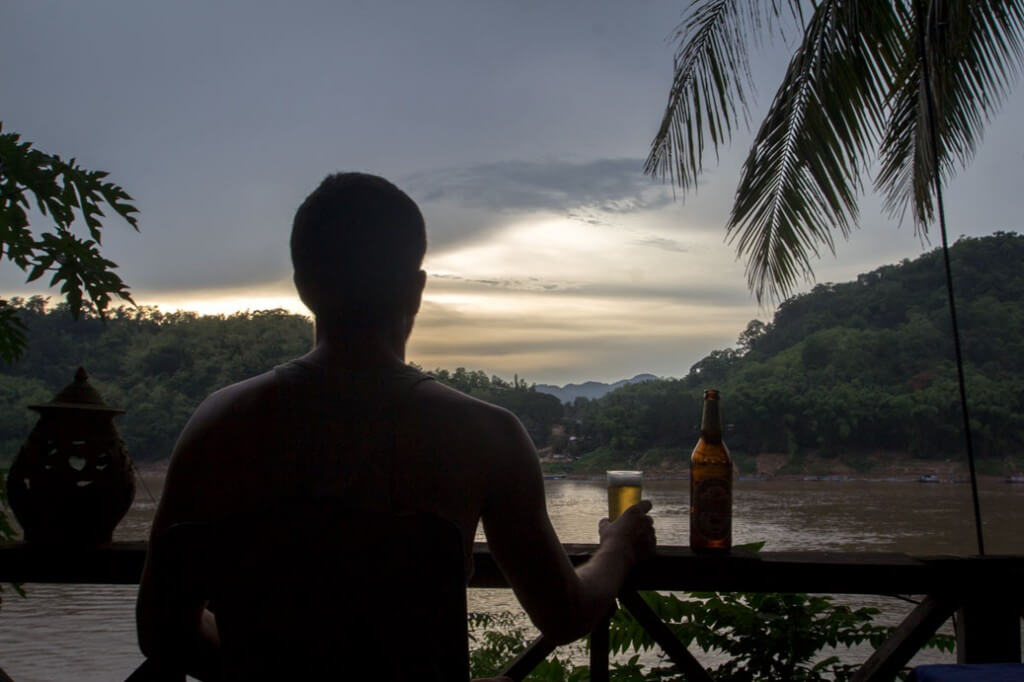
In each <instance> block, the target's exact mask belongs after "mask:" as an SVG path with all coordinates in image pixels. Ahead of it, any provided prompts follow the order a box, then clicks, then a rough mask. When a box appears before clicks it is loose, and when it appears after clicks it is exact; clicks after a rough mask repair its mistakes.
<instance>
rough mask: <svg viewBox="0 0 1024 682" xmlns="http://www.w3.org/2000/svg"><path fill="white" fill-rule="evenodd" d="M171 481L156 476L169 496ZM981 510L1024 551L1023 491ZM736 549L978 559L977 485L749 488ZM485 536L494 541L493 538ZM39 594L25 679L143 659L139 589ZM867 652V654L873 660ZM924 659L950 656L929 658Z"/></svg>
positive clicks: (10, 657)
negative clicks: (760, 544)
mask: <svg viewBox="0 0 1024 682" xmlns="http://www.w3.org/2000/svg"><path fill="white" fill-rule="evenodd" d="M161 484H162V480H161V479H160V477H159V476H156V475H152V476H151V475H147V476H146V486H147V487H148V488H149V489H150V490H152V491H153V494H154V495H158V494H159V490H160V487H161ZM547 491H548V511H549V513H550V515H551V518H552V521H553V523H554V525H555V528H556V529H557V530H558V533H559V536H560V537H561V538H562V540H563V541H564V542H596V541H597V520H598V519H599V518H601V517H602V516H604V515H605V514H606V513H607V511H606V508H607V501H606V498H605V491H604V484H603V482H602V481H547ZM644 496H645V497H646V498H647V499H650V500H651V501H652V502H653V503H654V511H653V512H652V515H653V516H654V518H655V525H656V528H657V532H658V540H659V543H660V544H663V545H672V544H677V545H685V544H687V532H688V530H687V522H686V514H687V510H686V505H687V502H688V500H689V488H688V483H687V482H686V481H647V482H646V483H645V487H644ZM136 497H137V500H136V503H135V505H134V506H133V508H132V510H131V511H130V512H129V515H128V516H127V517H126V518H125V520H124V521H123V522H122V524H121V526H120V527H119V528H118V530H117V531H116V532H115V539H118V540H138V539H144V538H145V537H146V535H147V532H148V528H149V523H150V520H151V518H152V514H153V511H154V508H155V503H154V501H153V500H152V499H151V498H150V497H149V496H148V495H147V492H146V488H144V487H143V486H141V485H140V486H139V492H138V494H137V496H136ZM981 507H982V515H983V518H984V520H985V524H984V532H985V548H986V551H987V552H988V553H989V554H1024V535H1022V534H1021V533H1020V528H1021V527H1022V525H1024V485H1009V484H1006V483H1003V482H1001V481H991V480H990V481H983V483H982V488H981ZM734 516H735V518H734V531H733V533H734V542H735V543H736V544H741V543H746V542H755V541H764V542H765V543H766V544H765V550H766V551H768V550H774V551H783V550H817V551H825V550H831V551H872V552H884V551H897V552H907V553H909V554H922V555H928V554H973V553H976V542H975V539H974V522H973V520H972V516H971V495H970V488H969V486H967V485H963V484H953V483H939V484H921V483H915V482H894V481H738V482H737V483H736V501H735V514H734ZM478 539H481V540H482V539H483V538H482V536H481V537H480V538H478ZM26 588H27V590H28V593H29V597H28V599H20V598H18V597H17V596H15V595H13V594H12V593H11V592H10V591H9V590H5V591H4V602H3V609H2V611H0V667H3V669H4V670H5V671H6V672H7V673H8V674H9V675H10V676H11V677H12V678H13V679H14V680H16V682H51V681H53V680H79V681H81V682H111V681H117V680H123V679H124V678H125V677H127V676H128V675H129V674H130V673H131V671H132V670H134V669H135V667H136V666H137V665H138V664H139V663H141V662H142V657H141V655H140V654H139V653H138V650H137V646H136V642H135V630H134V599H135V588H134V587H129V586H107V585H45V584H32V585H27V586H26ZM469 599H470V609H473V610H504V609H516V610H518V607H517V606H516V604H515V601H514V597H513V596H512V594H511V591H509V590H470V593H469ZM849 600H850V601H849V603H851V605H857V606H864V605H872V606H878V607H880V608H883V609H884V610H885V618H884V621H887V622H890V623H895V622H897V621H898V620H899V619H901V618H902V617H903V616H904V615H905V614H906V613H907V612H909V610H910V609H911V608H912V607H911V605H909V604H906V603H904V602H899V601H896V600H889V599H885V598H881V597H878V598H875V597H850V598H849ZM867 655H868V652H856V653H855V654H854V659H856V658H858V657H859V659H860V660H863V659H865V658H866V657H867ZM922 656H923V660H927V661H929V662H932V661H944V660H949V656H948V655H945V654H931V653H926V654H923V655H922Z"/></svg>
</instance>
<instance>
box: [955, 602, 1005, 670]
mask: <svg viewBox="0 0 1024 682" xmlns="http://www.w3.org/2000/svg"><path fill="white" fill-rule="evenodd" d="M1020 619H1021V605H1020V602H1018V601H1016V600H1013V599H1007V595H1002V596H1001V597H1000V596H997V595H988V598H982V597H971V598H968V599H967V600H966V601H964V602H963V605H962V606H961V607H960V610H959V611H957V631H956V660H957V662H958V663H1019V662H1020Z"/></svg>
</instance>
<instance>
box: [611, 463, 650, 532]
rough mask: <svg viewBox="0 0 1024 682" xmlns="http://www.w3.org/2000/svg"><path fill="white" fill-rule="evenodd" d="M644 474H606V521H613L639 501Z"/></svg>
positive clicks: (639, 472) (619, 472)
mask: <svg viewBox="0 0 1024 682" xmlns="http://www.w3.org/2000/svg"><path fill="white" fill-rule="evenodd" d="M643 482H644V472H642V471H609V472H608V520H609V521H614V520H615V519H617V518H619V516H620V515H621V514H622V512H624V511H626V510H627V509H629V508H630V507H632V506H633V505H634V504H636V503H637V502H639V501H640V491H641V490H642V489H643Z"/></svg>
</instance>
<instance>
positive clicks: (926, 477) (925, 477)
mask: <svg viewBox="0 0 1024 682" xmlns="http://www.w3.org/2000/svg"><path fill="white" fill-rule="evenodd" d="M917 482H918V483H938V482H939V477H938V476H936V475H935V474H922V475H921V476H920V477H919V478H918V479H917Z"/></svg>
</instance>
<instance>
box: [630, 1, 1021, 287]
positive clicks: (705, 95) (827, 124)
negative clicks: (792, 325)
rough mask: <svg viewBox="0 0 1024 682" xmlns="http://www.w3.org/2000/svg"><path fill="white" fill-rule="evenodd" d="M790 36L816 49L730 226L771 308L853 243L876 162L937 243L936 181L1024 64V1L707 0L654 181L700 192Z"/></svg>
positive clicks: (749, 168) (750, 169)
mask: <svg viewBox="0 0 1024 682" xmlns="http://www.w3.org/2000/svg"><path fill="white" fill-rule="evenodd" d="M791 24H796V25H797V26H798V29H799V30H800V31H802V38H801V39H800V44H799V46H798V47H797V49H796V51H795V52H794V54H793V56H792V59H791V60H790V63H789V66H788V68H787V70H786V74H785V76H784V78H783V81H782V84H781V85H780V87H779V89H778V91H777V93H776V95H775V99H774V101H773V102H772V104H771V107H770V108H769V110H768V113H767V115H766V116H765V118H764V120H763V122H762V123H761V125H760V128H759V130H758V132H757V135H756V137H755V138H754V141H753V143H752V145H751V148H750V152H749V154H748V156H747V159H746V162H745V163H744V166H743V170H742V174H741V178H740V182H739V187H738V188H737V190H736V198H735V203H734V205H733V208H732V212H731V215H730V217H729V221H728V224H727V226H726V233H727V237H728V239H729V241H730V242H734V243H735V244H736V248H737V252H738V254H739V255H740V256H741V257H743V258H744V259H745V260H746V262H747V280H748V284H749V286H750V288H751V289H752V291H753V292H754V294H755V296H756V297H757V299H758V300H759V301H762V300H765V299H766V298H767V299H775V300H781V299H783V298H785V297H786V296H787V295H788V294H789V293H790V292H791V291H792V290H793V287H794V286H795V285H796V284H797V282H798V280H800V279H810V278H811V277H812V271H811V257H812V256H818V255H819V251H820V248H821V247H822V246H825V247H828V249H829V250H832V251H834V240H833V235H834V232H835V231H838V232H839V233H840V234H841V235H843V236H844V237H846V236H848V235H849V232H850V229H851V226H852V225H855V224H856V221H857V198H858V195H859V193H860V191H861V188H862V178H861V176H862V173H863V172H864V170H865V169H866V168H867V166H868V164H869V163H870V162H871V161H873V160H874V159H875V158H876V157H877V160H878V162H879V164H878V167H879V170H878V174H877V175H876V177H875V179H874V185H875V188H876V190H878V191H879V192H881V193H882V194H883V195H884V197H885V206H886V208H887V210H888V211H889V212H890V213H891V214H892V215H894V216H898V217H900V218H901V219H902V218H903V216H904V215H905V214H906V213H907V212H908V211H909V213H910V214H911V216H912V219H913V222H914V225H915V229H916V230H917V231H918V232H919V233H921V234H925V233H926V232H927V229H928V225H929V223H931V222H932V221H933V218H934V214H935V211H936V206H937V196H936V195H937V191H938V190H937V189H936V187H935V184H934V182H935V180H936V179H937V178H947V177H949V176H951V175H952V174H953V173H954V171H955V170H956V169H957V168H958V167H963V166H965V165H966V164H967V163H968V162H969V161H970V159H971V157H972V156H973V154H974V152H975V149H976V148H977V145H978V144H979V142H980V140H981V133H982V130H983V128H984V126H985V124H986V123H987V122H988V121H989V119H990V118H991V117H992V115H993V114H994V112H995V111H996V110H997V109H998V107H999V105H1000V103H1001V102H1002V100H1003V99H1004V98H1005V96H1006V94H1007V93H1008V91H1009V89H1010V86H1011V84H1012V82H1013V81H1014V80H1015V78H1016V76H1017V75H1018V71H1019V70H1020V67H1021V65H1022V61H1024V0H873V1H872V2H863V1H860V2H858V1H856V0H814V1H813V2H807V0H773V2H759V1H757V0H754V1H751V0H745V1H744V0H693V1H692V2H691V4H690V8H689V11H688V13H687V15H686V18H685V19H684V20H683V23H682V24H681V25H680V26H679V28H678V29H677V32H676V38H677V39H678V40H679V41H680V44H679V48H678V50H677V52H676V55H675V69H674V75H673V80H672V87H671V90H670V92H669V100H668V105H667V107H666V109H665V113H664V116H663V118H662V121H661V126H660V128H659V129H658V132H657V134H656V135H655V137H654V140H653V142H652V143H651V151H650V155H649V156H648V158H647V162H646V166H645V171H646V172H647V173H649V174H653V175H659V176H661V177H666V176H667V177H669V178H670V179H671V180H672V181H673V182H674V183H675V184H677V185H678V186H679V187H680V188H682V189H684V190H686V189H691V188H695V187H696V184H697V178H698V176H699V175H700V174H701V172H702V171H703V167H704V155H705V153H706V152H707V148H708V147H710V148H711V149H712V150H714V151H715V152H716V154H717V151H718V148H719V146H720V145H722V144H725V143H727V142H729V141H730V139H731V137H732V134H733V131H734V130H735V129H736V128H737V127H738V126H739V124H740V121H741V120H742V121H746V120H747V118H748V114H749V103H750V99H749V91H750V89H751V87H752V84H753V83H752V77H751V71H750V65H749V56H748V44H749V43H750V42H751V41H756V40H758V39H759V38H760V37H761V36H760V34H763V33H768V34H774V35H781V34H783V33H784V32H785V31H786V28H787V25H791ZM930 104H931V105H932V106H929V105H930ZM932 111H933V112H934V116H932V115H931V113H930V112H932ZM933 135H934V138H933ZM933 139H934V141H935V144H934V146H933V145H932V140H933Z"/></svg>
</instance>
